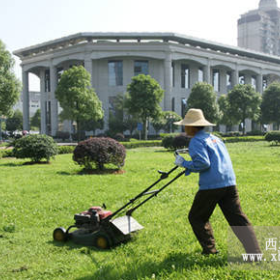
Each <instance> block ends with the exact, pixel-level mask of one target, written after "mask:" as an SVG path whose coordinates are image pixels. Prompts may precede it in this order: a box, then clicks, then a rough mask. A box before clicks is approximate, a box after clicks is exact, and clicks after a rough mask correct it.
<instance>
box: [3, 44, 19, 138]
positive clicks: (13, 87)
mask: <svg viewBox="0 0 280 280" xmlns="http://www.w3.org/2000/svg"><path fill="white" fill-rule="evenodd" d="M13 65H14V60H13V58H12V56H11V54H10V53H9V52H8V51H7V50H6V48H5V45H4V44H3V42H2V41H1V40H0V140H1V135H2V131H1V127H2V125H1V120H2V116H3V115H4V116H6V117H9V116H11V115H12V114H13V110H12V109H13V106H14V105H15V104H16V102H17V101H18V99H19V94H20V88H21V86H20V82H19V80H18V79H17V78H16V76H15V74H14V73H13Z"/></svg>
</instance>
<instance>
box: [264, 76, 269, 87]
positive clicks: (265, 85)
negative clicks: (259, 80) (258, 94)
mask: <svg viewBox="0 0 280 280" xmlns="http://www.w3.org/2000/svg"><path fill="white" fill-rule="evenodd" d="M267 86H268V84H267V77H263V90H265V89H266V88H267Z"/></svg>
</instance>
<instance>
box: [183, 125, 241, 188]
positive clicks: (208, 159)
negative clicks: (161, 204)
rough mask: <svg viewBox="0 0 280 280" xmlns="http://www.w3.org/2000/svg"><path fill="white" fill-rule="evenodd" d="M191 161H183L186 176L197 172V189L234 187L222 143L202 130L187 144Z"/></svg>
mask: <svg viewBox="0 0 280 280" xmlns="http://www.w3.org/2000/svg"><path fill="white" fill-rule="evenodd" d="M189 154H190V156H191V158H192V161H186V160H185V161H184V162H183V164H182V165H183V167H185V168H187V169H186V176H187V175H189V174H190V173H191V172H199V189H200V190H208V189H218V188H223V187H229V186H234V185H236V179H235V174H234V171H233V167H232V163H231V159H230V156H229V154H228V151H227V148H226V146H225V144H224V143H223V141H222V140H221V139H220V138H218V137H216V136H214V135H212V134H209V133H206V132H205V131H204V130H200V131H198V132H197V133H196V134H195V136H194V137H193V138H192V139H191V141H190V144H189Z"/></svg>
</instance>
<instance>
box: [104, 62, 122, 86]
mask: <svg viewBox="0 0 280 280" xmlns="http://www.w3.org/2000/svg"><path fill="white" fill-rule="evenodd" d="M108 69H109V86H122V85H123V63H122V61H119V60H114V61H109V62H108Z"/></svg>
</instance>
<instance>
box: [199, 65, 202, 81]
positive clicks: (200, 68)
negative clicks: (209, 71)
mask: <svg viewBox="0 0 280 280" xmlns="http://www.w3.org/2000/svg"><path fill="white" fill-rule="evenodd" d="M198 81H199V82H203V68H202V67H199V68H198Z"/></svg>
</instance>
